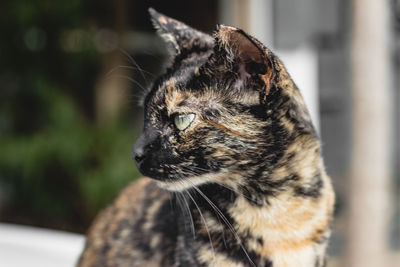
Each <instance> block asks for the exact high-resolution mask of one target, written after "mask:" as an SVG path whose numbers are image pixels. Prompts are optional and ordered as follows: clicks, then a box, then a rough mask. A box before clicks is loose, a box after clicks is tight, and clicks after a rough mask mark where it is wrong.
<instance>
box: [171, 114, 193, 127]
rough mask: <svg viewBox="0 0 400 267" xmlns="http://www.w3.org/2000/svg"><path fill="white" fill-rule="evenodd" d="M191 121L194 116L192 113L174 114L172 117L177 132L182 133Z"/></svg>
mask: <svg viewBox="0 0 400 267" xmlns="http://www.w3.org/2000/svg"><path fill="white" fill-rule="evenodd" d="M193 120H194V114H193V113H190V114H176V115H175V116H174V124H175V126H176V128H178V130H180V131H183V130H185V129H186V128H187V127H189V125H190V124H191V123H192V121H193Z"/></svg>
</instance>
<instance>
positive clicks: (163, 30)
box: [149, 8, 214, 56]
mask: <svg viewBox="0 0 400 267" xmlns="http://www.w3.org/2000/svg"><path fill="white" fill-rule="evenodd" d="M149 13H150V16H151V20H152V22H153V25H154V27H155V28H156V29H157V31H158V34H159V35H160V36H161V37H162V38H163V39H164V40H165V41H166V42H167V44H168V46H169V48H170V50H171V52H172V55H173V56H177V55H179V54H181V53H184V52H185V51H186V52H187V51H190V50H193V49H197V50H200V51H203V50H206V49H210V48H212V47H213V45H214V40H213V38H212V37H211V36H210V35H208V34H205V33H202V32H200V31H198V30H195V29H193V28H191V27H189V26H188V25H186V24H184V23H183V22H180V21H177V20H175V19H173V18H170V17H167V16H165V15H164V14H161V13H159V12H157V11H155V10H154V9H153V8H149Z"/></svg>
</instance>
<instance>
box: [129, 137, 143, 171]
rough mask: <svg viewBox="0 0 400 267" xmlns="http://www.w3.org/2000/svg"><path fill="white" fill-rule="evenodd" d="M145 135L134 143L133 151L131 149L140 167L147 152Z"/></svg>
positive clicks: (132, 155)
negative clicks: (145, 151)
mask: <svg viewBox="0 0 400 267" xmlns="http://www.w3.org/2000/svg"><path fill="white" fill-rule="evenodd" d="M144 139H145V138H144V136H143V135H142V136H140V137H139V138H138V140H137V141H136V143H135V144H134V145H133V148H132V151H131V157H132V159H133V160H134V161H135V162H136V165H137V166H138V167H139V166H140V164H141V163H142V162H143V160H144V158H145V153H144V146H145V142H144Z"/></svg>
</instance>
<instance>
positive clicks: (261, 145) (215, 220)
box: [79, 9, 334, 267]
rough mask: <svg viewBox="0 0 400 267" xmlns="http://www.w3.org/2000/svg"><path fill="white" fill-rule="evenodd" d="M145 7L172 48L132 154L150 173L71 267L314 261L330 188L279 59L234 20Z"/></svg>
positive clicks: (316, 266) (322, 246) (321, 249)
mask: <svg viewBox="0 0 400 267" xmlns="http://www.w3.org/2000/svg"><path fill="white" fill-rule="evenodd" d="M150 14H151V16H152V19H153V23H154V24H155V26H156V27H157V29H158V32H159V33H160V34H161V36H162V37H163V38H164V39H165V40H166V41H167V43H168V44H169V45H170V47H171V48H172V50H173V55H174V58H173V63H172V64H171V65H170V67H169V68H168V69H167V71H166V73H165V74H164V75H163V76H161V77H160V78H159V79H158V80H156V81H155V83H154V85H153V86H152V88H151V90H150V91H149V92H148V94H147V96H146V97H145V101H144V107H145V109H144V113H145V118H144V129H143V133H142V135H141V136H140V138H139V139H138V140H137V142H136V144H135V146H134V148H133V151H132V155H133V157H134V159H135V161H136V165H137V167H138V168H139V170H140V172H141V173H142V174H143V175H145V176H148V177H150V178H152V179H149V178H143V179H141V180H139V181H137V182H134V183H132V184H131V185H130V186H128V187H127V188H126V189H125V190H124V191H123V192H122V194H121V195H120V196H119V198H118V199H117V200H116V201H115V203H114V204H113V205H112V206H110V207H109V208H108V209H106V210H105V211H104V212H103V213H102V214H101V215H100V216H99V217H98V218H97V220H96V221H95V223H94V224H93V226H92V228H91V229H90V232H89V234H88V239H87V243H86V248H85V251H84V252H83V254H82V256H81V259H80V262H79V266H82V267H84V266H269V267H271V266H273V267H283V266H291V267H293V266H295V267H302V266H304V267H320V266H324V265H325V254H326V246H327V242H328V238H329V235H330V231H329V223H330V218H331V214H332V209H333V204H334V192H333V190H332V186H331V182H330V179H329V177H328V176H327V174H326V173H325V170H324V164H323V161H322V158H321V151H320V150H321V148H320V143H319V140H318V137H317V135H316V132H315V130H314V128H313V125H312V123H311V120H310V116H309V114H308V111H307V109H306V106H305V104H304V102H303V99H302V97H301V94H300V92H299V90H298V89H297V87H296V85H295V84H294V82H293V81H292V79H291V78H290V76H289V74H288V73H287V72H286V70H285V68H284V66H283V64H282V63H281V61H280V60H279V59H278V58H277V57H276V56H275V55H274V54H273V53H272V52H271V51H270V50H268V49H267V48H266V47H265V46H264V45H263V44H261V43H260V42H259V41H257V40H256V39H255V38H253V37H252V36H249V35H248V34H246V33H245V32H243V31H242V30H240V29H237V28H234V27H228V26H219V27H218V29H217V30H216V32H215V34H214V36H213V37H212V36H210V35H207V34H204V33H201V32H199V31H197V30H194V29H192V28H190V27H189V26H187V25H185V24H183V23H182V22H179V21H176V20H174V19H171V18H168V17H166V16H164V15H162V14H159V13H157V12H156V11H154V10H153V9H150Z"/></svg>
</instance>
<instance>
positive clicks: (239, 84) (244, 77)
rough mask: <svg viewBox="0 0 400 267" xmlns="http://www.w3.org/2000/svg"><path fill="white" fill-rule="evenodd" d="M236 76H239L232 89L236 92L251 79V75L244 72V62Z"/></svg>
mask: <svg viewBox="0 0 400 267" xmlns="http://www.w3.org/2000/svg"><path fill="white" fill-rule="evenodd" d="M238 74H239V77H238V79H237V80H236V81H235V83H234V85H233V87H234V88H235V89H237V90H240V89H242V88H243V87H244V86H245V84H246V83H247V80H248V79H249V78H250V77H251V75H250V74H249V73H248V72H247V71H246V64H245V63H244V62H241V63H240V65H239V69H238Z"/></svg>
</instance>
